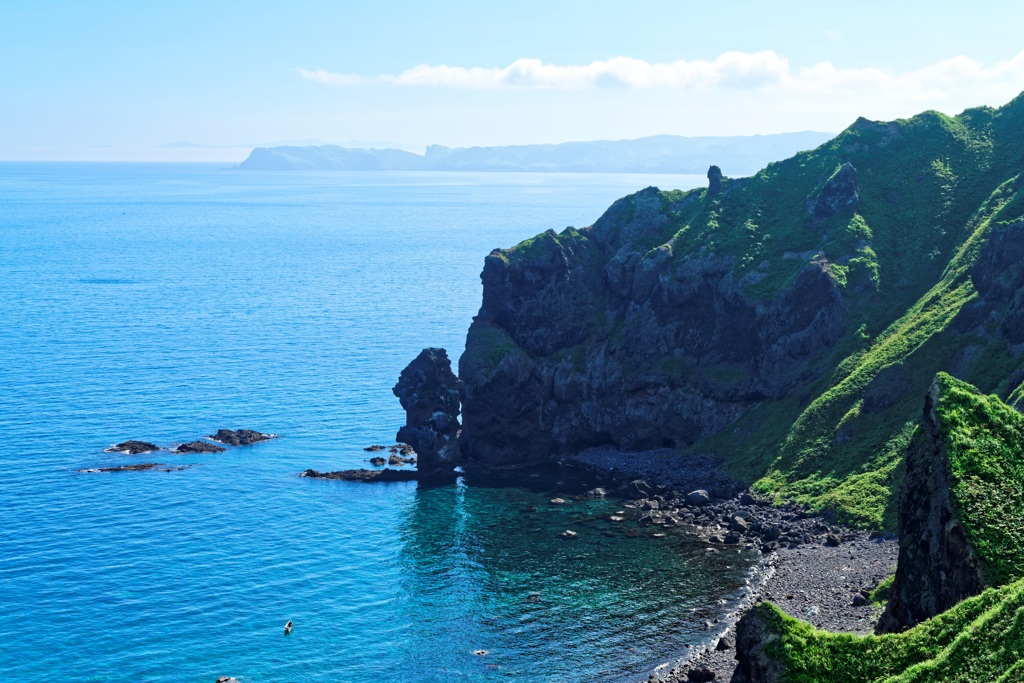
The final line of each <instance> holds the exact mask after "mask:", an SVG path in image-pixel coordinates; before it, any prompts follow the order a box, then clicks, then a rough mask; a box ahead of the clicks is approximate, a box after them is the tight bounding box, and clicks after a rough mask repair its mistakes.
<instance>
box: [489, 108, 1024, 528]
mask: <svg viewBox="0 0 1024 683" xmlns="http://www.w3.org/2000/svg"><path fill="white" fill-rule="evenodd" d="M846 164H850V165H852V167H853V168H854V169H855V174H856V187H857V191H858V195H857V198H856V201H855V202H852V203H850V202H847V203H845V204H842V205H840V206H839V207H838V209H837V210H835V211H831V212H830V211H819V210H818V209H819V208H820V206H819V205H820V198H821V197H822V196H827V195H828V191H829V188H830V187H832V186H833V185H834V182H835V181H836V180H837V179H840V178H841V177H842V176H843V174H844V172H845V173H847V175H848V172H849V168H848V167H846ZM843 169H846V170H845V171H844V170H843ZM726 170H727V169H726ZM1022 172H1024V95H1021V96H1019V97H1017V98H1016V99H1015V100H1013V101H1012V102H1010V103H1008V104H1006V105H1005V106H1003V107H1001V108H998V109H993V108H990V107H982V108H977V109H970V110H967V111H965V112H963V113H962V114H960V115H958V116H952V117H951V116H947V115H944V114H941V113H938V112H925V113H923V114H920V115H918V116H915V117H913V118H909V119H902V120H898V121H893V122H888V123H882V122H872V121H867V120H864V119H860V120H858V121H857V122H856V123H854V124H853V125H852V126H850V127H849V128H848V129H847V130H845V131H843V132H842V133H840V134H839V135H838V136H837V137H836V138H834V139H833V140H831V141H829V142H827V143H825V144H824V145H822V146H820V147H818V148H817V149H814V150H811V151H807V152H802V153H800V154H797V155H796V156H794V157H792V158H790V159H787V160H785V161H781V162H777V163H773V164H770V165H769V166H768V167H766V168H765V169H764V170H762V171H761V172H759V173H757V174H756V175H754V176H753V177H751V178H742V179H728V178H727V179H725V180H724V181H723V186H722V189H721V191H719V192H716V193H712V192H710V191H708V190H707V189H698V190H692V191H689V192H681V191H664V192H661V193H660V195H659V197H660V206H661V208H660V214H659V215H657V216H654V217H652V216H649V215H647V214H648V213H649V212H650V211H651V210H652V209H651V206H652V204H651V202H650V201H649V199H650V194H649V192H647V191H645V192H643V193H638V194H637V195H632V196H630V197H625V198H623V199H620V200H619V201H617V202H615V204H613V205H612V207H611V208H610V209H609V210H608V211H607V212H606V213H605V215H604V216H603V217H602V218H601V219H600V220H599V221H598V222H597V223H595V225H594V226H592V228H591V229H590V231H588V230H581V231H579V232H577V231H572V230H570V231H566V232H564V233H562V234H561V235H557V236H552V235H550V234H549V235H546V236H544V235H542V236H539V237H538V238H535V239H533V240H527V241H526V242H524V243H522V244H521V245H519V246H518V247H516V248H513V249H511V250H506V251H505V252H503V254H502V255H501V258H504V259H508V260H509V261H513V260H514V261H519V260H527V261H528V260H530V259H533V258H538V256H537V255H538V254H543V253H544V247H545V245H548V244H549V243H550V242H552V241H555V242H557V243H559V244H561V243H562V242H563V241H565V242H566V243H567V244H568V243H572V244H577V243H579V244H583V243H585V242H592V241H593V240H592V238H593V236H594V235H595V234H597V233H598V232H599V233H600V234H601V235H602V239H603V240H604V242H605V244H606V245H609V244H610V245H611V247H610V249H611V250H612V251H614V250H615V249H618V248H619V247H620V246H621V245H622V244H625V245H627V246H628V247H629V248H631V249H632V250H634V251H636V252H639V254H641V255H642V254H647V255H648V256H651V257H652V258H655V257H656V258H657V259H660V260H664V259H665V258H668V259H671V260H673V262H674V263H680V264H682V260H683V259H685V258H687V257H689V256H695V257H696V258H697V259H698V260H699V259H701V258H704V257H707V258H708V259H710V258H714V259H716V262H719V263H729V264H731V268H732V273H731V275H732V280H731V281H732V282H737V283H741V285H742V290H741V292H742V296H745V297H747V298H748V299H749V300H752V301H754V302H757V303H759V304H760V303H764V304H766V305H770V304H771V303H772V302H777V301H780V299H779V298H777V297H779V296H780V294H781V293H782V292H784V291H786V290H787V288H790V287H791V286H792V285H793V284H794V282H795V281H796V277H797V274H798V273H799V272H800V271H801V269H803V268H804V267H805V266H806V265H807V264H808V263H809V262H815V263H818V264H825V266H824V269H825V272H827V273H828V274H829V276H830V277H832V278H833V280H834V282H835V283H836V284H837V285H838V286H839V287H840V288H841V291H842V301H843V305H844V307H845V313H844V315H845V333H844V336H843V337H842V338H841V339H840V340H839V342H838V343H836V344H834V345H832V346H830V347H829V350H828V351H827V352H825V353H823V354H822V355H821V356H820V357H815V359H814V361H813V363H814V365H813V366H812V367H810V368H809V370H810V372H808V373H807V375H806V376H815V377H817V378H818V379H816V380H814V381H813V382H811V383H809V384H805V385H803V386H800V387H799V388H798V390H797V391H793V392H791V393H789V394H788V395H786V396H784V397H782V398H778V399H769V400H764V401H761V402H760V403H758V404H752V405H750V407H749V408H748V409H747V410H746V411H745V412H744V414H743V415H742V416H741V417H740V418H739V419H738V420H737V421H736V422H734V423H733V424H732V425H731V426H729V427H726V428H725V429H724V430H722V431H719V432H717V433H715V434H714V435H712V436H709V437H706V438H704V439H702V440H700V441H698V442H697V443H695V444H693V445H692V446H690V449H691V450H692V451H693V452H698V453H707V452H716V453H719V454H721V455H722V456H724V458H725V459H726V462H727V463H728V466H729V467H730V468H731V470H732V472H733V474H734V475H735V476H737V477H738V478H740V479H743V480H745V481H747V482H751V483H752V484H753V485H754V486H755V488H756V489H758V490H759V491H761V492H762V493H764V494H766V495H768V496H771V497H774V498H775V499H777V500H794V501H797V502H800V503H803V504H804V505H806V506H807V507H808V508H810V509H811V510H812V511H815V512H819V511H825V510H831V511H834V512H835V513H836V514H837V516H838V518H839V520H840V521H843V522H847V523H852V524H856V525H862V526H869V527H876V528H879V527H881V528H889V529H892V528H895V522H896V491H897V490H898V484H899V481H900V477H901V476H902V468H901V463H902V458H903V453H904V451H905V449H906V446H907V444H908V443H909V441H910V439H911V437H912V434H913V430H914V425H915V423H916V420H917V417H918V411H919V409H920V402H921V398H922V397H923V396H924V394H925V392H926V391H927V389H928V386H929V384H930V382H931V380H932V378H933V377H934V376H935V374H936V373H937V372H939V371H950V372H952V373H953V374H955V375H956V376H958V377H961V378H963V379H964V380H966V381H968V382H971V383H972V384H974V385H976V386H978V387H979V388H980V389H981V391H982V392H985V393H996V394H998V395H999V396H1000V397H1001V398H1003V399H1005V400H1009V401H1010V402H1011V403H1014V404H1016V405H1022V404H1024V388H1021V387H1020V386H1018V385H1020V384H1021V379H1020V378H1021V376H1022V374H1024V362H1022V357H1021V354H1019V350H1018V351H1013V350H1012V349H1009V348H1008V346H1007V343H1006V342H1005V340H1003V339H1002V338H1000V337H999V335H998V334H996V333H993V332H992V330H989V329H984V325H983V324H981V323H977V324H972V325H967V324H957V321H958V320H962V316H961V313H962V312H963V311H964V310H965V308H969V307H970V306H971V305H972V304H973V303H974V302H977V301H978V300H979V295H978V292H977V291H976V289H975V286H974V283H973V281H972V279H971V272H972V268H973V267H974V266H975V264H976V263H977V262H978V258H979V254H981V253H982V252H983V250H984V248H985V246H986V244H987V243H988V241H989V236H990V234H991V233H992V230H993V228H995V227H996V226H1000V225H1002V224H1008V223H1011V222H1013V221H1015V220H1017V219H1020V218H1021V217H1022V216H1024V173H1022ZM641 197H642V201H641V199H640V198H641ZM655 211H656V212H657V211H658V210H657V209H655ZM637 216H642V218H643V220H634V219H635V218H637ZM638 225H646V226H648V228H647V229H646V230H640V229H638V228H637V226H638ZM581 248H582V247H581ZM590 251H594V250H590ZM588 253H590V252H588ZM595 258H596V257H595ZM601 258H603V259H605V260H607V258H608V255H607V254H604V255H602V256H601ZM603 266H604V263H603V262H602V263H601V264H598V265H594V266H593V268H594V269H595V270H596V272H601V270H600V269H601V268H602V267H603ZM588 267H590V266H588ZM680 267H681V268H683V269H685V265H681V266H680ZM664 272H665V273H671V269H666V270H665V271H664ZM485 296H486V287H485ZM595 296H596V294H595ZM592 308H594V309H595V310H596V309H597V308H601V306H598V305H597V304H596V303H595V305H594V306H593V307H592ZM588 310H589V309H588ZM617 324H619V322H618V321H617V320H616V319H614V318H613V317H611V316H609V317H602V316H597V315H595V316H594V320H593V321H592V325H591V329H592V330H593V334H592V335H591V337H590V338H589V339H587V340H585V341H584V342H581V345H580V348H578V349H575V350H573V351H572V352H571V353H573V354H576V355H577V356H579V357H580V358H584V357H585V356H586V353H587V350H588V349H589V348H590V346H591V345H592V344H594V343H600V342H601V340H602V339H615V335H616V334H617V333H619V332H621V330H620V331H619V332H617V330H616V327H615V326H616V325H617ZM979 325H980V326H979ZM499 341H500V342H501V343H502V344H506V345H507V340H499ZM565 353H570V352H565ZM1015 353H1016V354H1017V355H1015ZM481 354H482V356H481V358H482V360H487V359H489V358H490V357H491V355H493V356H494V360H495V362H497V360H500V358H501V357H502V354H501V353H495V354H490V355H488V354H489V352H488V353H483V352H479V353H477V355H481ZM485 356H486V357H485ZM556 360H558V359H556ZM674 361H675V359H674V358H672V357H666V358H665V359H663V361H662V364H661V365H658V366H657V367H653V368H644V367H641V368H637V369H635V371H636V372H639V373H643V372H649V373H650V374H652V375H657V374H658V373H661V374H666V373H671V374H672V376H673V378H674V381H676V383H677V384H684V383H685V382H687V381H689V380H692V383H693V385H694V386H712V387H719V388H722V391H725V392H728V391H730V390H732V388H734V387H738V388H737V389H736V391H737V392H738V393H740V392H742V391H746V389H747V388H745V387H744V386H743V381H744V380H745V377H744V376H736V373H741V374H742V373H746V370H745V369H742V368H732V367H725V366H723V367H722V368H718V369H716V368H698V369H694V368H691V367H689V366H682V365H680V366H679V367H676V365H678V363H677V364H673V363H674ZM545 362H546V361H545ZM627 370H628V368H627ZM717 370H721V372H717ZM806 370H808V368H804V367H802V368H801V371H806ZM730 373H732V374H730ZM688 375H689V377H688Z"/></svg>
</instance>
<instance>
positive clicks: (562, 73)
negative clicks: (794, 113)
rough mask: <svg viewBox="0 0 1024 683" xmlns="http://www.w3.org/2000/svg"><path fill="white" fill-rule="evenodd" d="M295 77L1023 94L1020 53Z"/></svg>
mask: <svg viewBox="0 0 1024 683" xmlns="http://www.w3.org/2000/svg"><path fill="white" fill-rule="evenodd" d="M298 71H299V74H300V75H301V76H302V77H303V78H306V79H309V80H313V81H316V82H319V83H324V84H329V85H337V86H354V85H364V84H372V83H378V84H389V85H394V86H419V87H442V88H460V89H475V90H494V89H503V88H518V89H548V90H555V89H560V90H570V89H571V90H579V89H587V88H634V89H655V88H662V89H673V90H688V91H694V92H705V93H709V92H713V91H719V90H724V89H729V90H747V91H751V90H755V91H765V92H769V93H775V94H777V95H785V94H789V95H793V96H796V97H802V96H811V95H813V96H819V97H820V96H829V95H834V96H841V97H847V96H850V95H857V96H864V95H873V96H875V97H879V98H884V97H893V98H895V99H898V100H900V101H905V102H922V103H929V102H935V101H936V100H938V101H946V100H959V99H961V98H962V97H970V96H972V95H973V97H974V98H976V99H978V100H981V101H989V100H998V99H1002V98H1009V97H1012V96H1013V95H1015V94H1017V93H1019V92H1020V91H1021V90H1024V52H1021V53H1020V54H1018V55H1017V56H1016V57H1014V58H1013V59H1010V60H1007V61H1003V62H997V63H995V64H992V65H986V64H983V63H981V62H979V61H977V60H974V59H971V58H969V57H965V56H958V57H953V58H951V59H946V60H943V61H940V62H937V63H935V64H930V65H927V66H924V67H922V68H919V69H914V70H910V71H905V72H893V71H890V70H886V69H880V68H873V67H863V68H840V67H836V66H835V65H833V64H832V63H830V62H820V63H818V64H815V65H813V66H809V67H799V68H794V67H793V66H792V65H791V64H790V62H789V60H788V59H786V58H785V57H783V56H781V55H779V54H778V53H776V52H774V51H771V50H768V51H763V52H725V53H723V54H721V55H720V56H719V57H718V58H717V59H714V60H712V61H708V60H679V61H676V62H669V63H650V62H646V61H644V60H641V59H634V58H631V57H613V58H611V59H607V60H600V61H595V62H591V63H589V64H569V65H558V64H547V63H544V62H542V61H541V60H539V59H528V58H523V59H517V60H516V61H514V62H512V63H511V64H509V65H508V66H505V67H462V66H447V65H436V66H435V65H427V64H422V65H419V66H415V67H412V68H410V69H406V70H405V71H403V72H401V73H399V74H394V75H383V76H363V75H358V74H344V73H333V72H330V71H325V70H323V69H318V70H314V71H311V70H307V69H299V70H298Z"/></svg>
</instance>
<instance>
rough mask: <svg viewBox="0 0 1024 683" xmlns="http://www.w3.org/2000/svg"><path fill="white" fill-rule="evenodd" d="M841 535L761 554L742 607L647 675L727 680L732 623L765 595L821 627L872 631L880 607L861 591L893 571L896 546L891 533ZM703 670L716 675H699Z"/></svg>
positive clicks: (678, 680) (671, 681)
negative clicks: (838, 539) (836, 540)
mask: <svg viewBox="0 0 1024 683" xmlns="http://www.w3.org/2000/svg"><path fill="white" fill-rule="evenodd" d="M844 537H845V538H847V539H848V540H845V541H843V542H842V543H841V544H840V545H839V546H832V547H830V546H827V545H824V544H821V543H818V544H807V545H804V546H801V547H799V548H796V549H793V550H790V549H789V548H785V549H781V550H778V551H776V552H773V553H771V554H770V555H767V556H765V559H764V565H763V568H764V571H763V573H762V574H761V575H762V576H763V577H764V579H763V581H761V582H760V583H759V584H758V585H755V586H753V587H752V590H751V593H750V595H749V597H748V598H747V599H745V600H744V604H743V609H740V610H737V611H736V612H734V613H731V614H729V615H727V617H726V618H725V619H723V620H722V621H721V622H720V623H718V624H714V625H713V628H709V631H712V632H713V633H714V634H715V635H716V636H717V637H712V639H711V643H710V644H709V645H707V646H705V647H695V648H692V649H691V650H690V653H689V655H688V656H686V657H685V658H684V659H683V660H681V661H679V662H677V663H674V664H669V665H663V666H662V667H658V668H657V669H656V670H655V671H654V672H652V674H651V677H650V678H649V679H648V680H657V681H664V682H665V683H683V682H685V681H696V680H714V681H729V680H730V679H731V678H732V675H733V672H734V671H735V669H736V659H735V655H736V650H735V643H736V640H735V635H736V631H735V626H736V622H737V621H739V619H740V617H742V616H743V612H744V611H745V609H746V608H749V607H750V606H752V605H755V604H757V603H758V602H761V601H763V600H770V601H772V602H773V603H775V604H776V605H778V606H779V607H780V608H781V609H782V610H783V611H784V612H786V613H787V614H789V615H791V616H793V617H797V618H800V619H803V620H804V621H808V622H810V623H812V624H814V626H815V627H816V628H819V629H823V630H827V631H833V632H837V633H857V634H860V635H865V634H868V633H872V632H873V631H874V628H875V624H876V623H877V621H878V618H879V616H880V614H881V607H880V606H879V605H878V604H876V603H873V602H871V601H870V600H868V599H867V596H866V595H865V592H868V591H870V590H872V589H874V588H875V587H877V586H878V584H879V583H880V582H881V581H882V580H883V579H885V578H887V577H888V576H891V575H892V573H893V571H894V569H895V567H896V557H897V555H898V553H899V546H898V544H897V542H896V540H895V539H893V538H890V537H880V538H871V537H870V534H868V533H867V532H863V531H847V532H846V533H845V534H844ZM716 646H717V647H716ZM718 648H721V649H718ZM705 671H708V672H713V673H714V674H715V677H714V678H702V677H701V674H702V673H704V672H705Z"/></svg>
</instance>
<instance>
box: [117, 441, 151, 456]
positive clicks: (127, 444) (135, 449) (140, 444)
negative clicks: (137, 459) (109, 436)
mask: <svg viewBox="0 0 1024 683" xmlns="http://www.w3.org/2000/svg"><path fill="white" fill-rule="evenodd" d="M158 450H160V447H159V446H157V445H156V444H151V443H149V442H148V441H133V440H131V439H129V440H128V441H122V442H121V443H119V444H114V445H113V446H111V447H110V448H107V449H106V451H107V452H108V453H124V454H125V455H139V454H140V453H149V452H151V451H158Z"/></svg>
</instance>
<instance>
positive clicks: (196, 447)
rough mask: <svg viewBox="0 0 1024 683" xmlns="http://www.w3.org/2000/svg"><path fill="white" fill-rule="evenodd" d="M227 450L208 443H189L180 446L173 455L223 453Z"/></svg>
mask: <svg viewBox="0 0 1024 683" xmlns="http://www.w3.org/2000/svg"><path fill="white" fill-rule="evenodd" d="M226 450H227V449H226V448H224V447H223V446H218V445H216V444H212V443H209V442H207V441H189V442H188V443H183V444H179V445H178V446H176V447H175V448H174V450H173V451H172V452H173V453H223V452H224V451H226Z"/></svg>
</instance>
